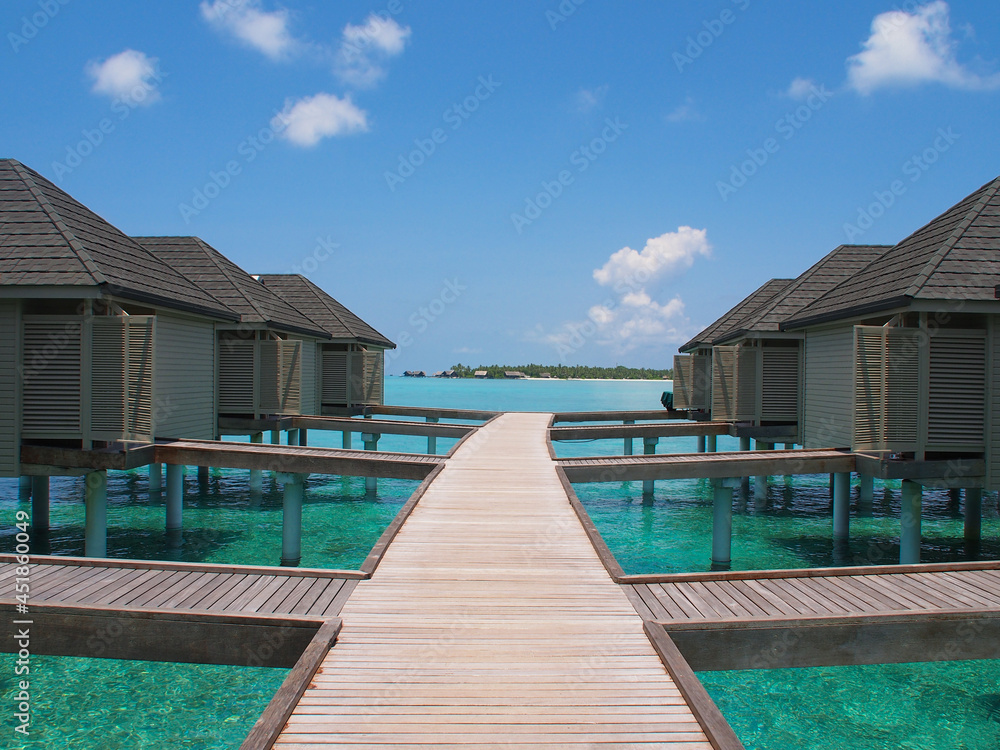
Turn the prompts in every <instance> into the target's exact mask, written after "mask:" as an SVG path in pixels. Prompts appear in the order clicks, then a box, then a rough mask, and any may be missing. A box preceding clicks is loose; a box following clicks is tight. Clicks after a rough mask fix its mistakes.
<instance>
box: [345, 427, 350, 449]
mask: <svg viewBox="0 0 1000 750" xmlns="http://www.w3.org/2000/svg"><path fill="white" fill-rule="evenodd" d="M344 449H345V450H351V431H350V430H344Z"/></svg>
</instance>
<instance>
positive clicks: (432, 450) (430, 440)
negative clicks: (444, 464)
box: [427, 417, 438, 456]
mask: <svg viewBox="0 0 1000 750" xmlns="http://www.w3.org/2000/svg"><path fill="white" fill-rule="evenodd" d="M437 423H438V418H437V417H427V424H437ZM427 452H428V453H429V454H430V455H432V456H434V455H437V452H438V439H437V437H436V436H435V435H428V436H427Z"/></svg>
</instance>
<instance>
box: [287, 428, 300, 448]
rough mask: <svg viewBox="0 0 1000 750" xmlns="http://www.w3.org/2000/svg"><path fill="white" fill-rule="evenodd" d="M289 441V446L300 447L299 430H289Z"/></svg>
mask: <svg viewBox="0 0 1000 750" xmlns="http://www.w3.org/2000/svg"><path fill="white" fill-rule="evenodd" d="M287 440H288V444H289V445H298V444H299V431H298V430H297V429H293V430H289V431H288V438H287Z"/></svg>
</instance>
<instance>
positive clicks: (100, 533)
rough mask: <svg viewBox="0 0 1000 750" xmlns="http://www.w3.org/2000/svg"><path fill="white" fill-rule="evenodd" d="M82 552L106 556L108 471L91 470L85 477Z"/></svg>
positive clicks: (88, 555)
mask: <svg viewBox="0 0 1000 750" xmlns="http://www.w3.org/2000/svg"><path fill="white" fill-rule="evenodd" d="M84 504H85V505H86V520H85V521H84V554H85V555H86V556H87V557H107V556H108V472H106V471H92V472H90V473H89V474H87V477H86V489H85V491H84Z"/></svg>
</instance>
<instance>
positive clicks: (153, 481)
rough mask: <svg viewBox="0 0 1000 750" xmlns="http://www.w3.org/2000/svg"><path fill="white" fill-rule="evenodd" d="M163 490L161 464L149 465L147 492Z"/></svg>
mask: <svg viewBox="0 0 1000 750" xmlns="http://www.w3.org/2000/svg"><path fill="white" fill-rule="evenodd" d="M162 489H163V464H157V463H152V464H150V465H149V491H150V492H160V491H161V490H162Z"/></svg>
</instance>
